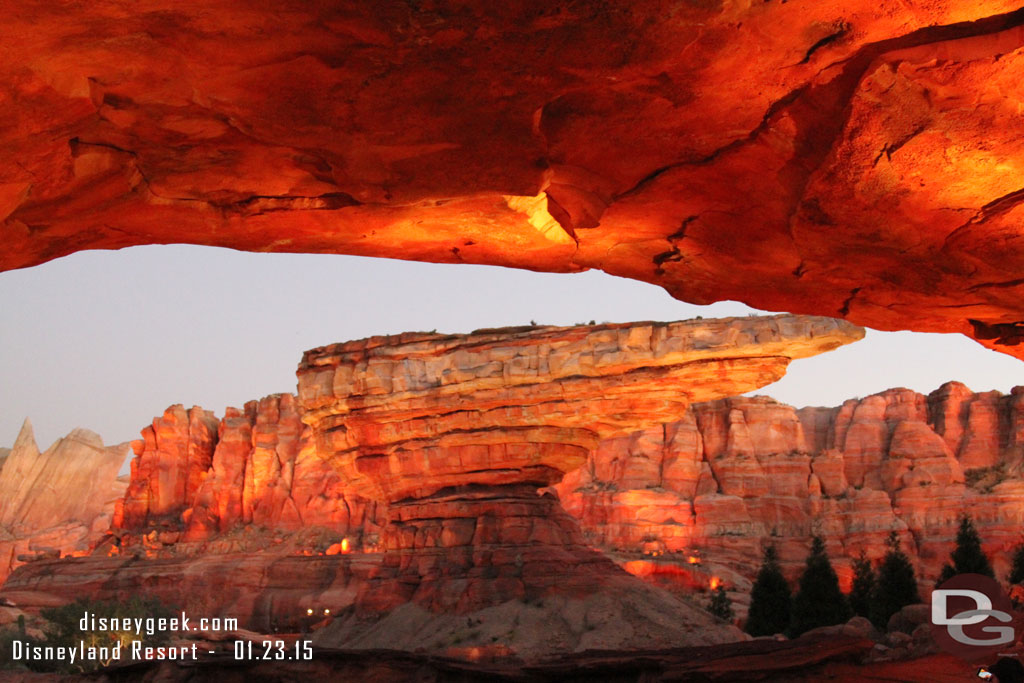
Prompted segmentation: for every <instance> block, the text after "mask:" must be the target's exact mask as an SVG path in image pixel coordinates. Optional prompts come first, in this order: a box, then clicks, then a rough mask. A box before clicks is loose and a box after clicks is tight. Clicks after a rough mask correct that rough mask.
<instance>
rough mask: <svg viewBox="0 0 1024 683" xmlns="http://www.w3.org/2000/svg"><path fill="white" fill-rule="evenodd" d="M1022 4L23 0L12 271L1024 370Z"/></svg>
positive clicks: (9, 228) (11, 57)
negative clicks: (270, 255)
mask: <svg viewBox="0 0 1024 683" xmlns="http://www.w3.org/2000/svg"><path fill="white" fill-rule="evenodd" d="M1018 4H1019V3H1016V2H1012V1H1011V0H979V1H977V2H971V3H962V2H961V3H957V2H931V3H907V2H896V1H894V0H884V1H883V2H856V3H852V4H851V3H849V2H847V3H834V2H833V3H829V2H811V3H808V2H790V3H786V2H755V3H746V4H740V5H736V4H731V3H714V2H712V3H686V4H684V5H682V6H680V5H679V4H678V3H669V2H665V0H645V1H643V2H638V3H630V4H629V5H628V6H622V7H609V6H608V5H607V4H606V3H598V2H583V3H572V4H567V3H561V4H559V3H554V4H553V3H551V2H539V1H538V0H514V1H512V2H504V3H500V4H499V6H494V5H493V4H489V5H478V6H467V5H462V4H444V3H428V4H422V3H416V4H409V3H406V2H400V1H399V0H382V1H380V2H373V3H345V4H341V5H339V4H336V3H328V4H317V3H314V4H310V3H307V2H302V1H300V0H282V1H281V2H278V3H275V4H274V5H273V7H272V8H270V7H259V8H257V7H253V6H250V5H249V4H247V3H244V2H239V1H238V0H217V1H215V2H212V3H206V4H204V5H203V6H202V8H201V9H200V8H198V7H195V6H192V5H186V6H183V5H181V3H178V2H171V1H170V0H154V1H153V2H149V3H147V4H146V6H145V7H136V6H135V5H125V4H124V3H121V2H115V1H114V0H94V1H92V2H88V3H80V4H76V5H65V4H55V3H52V2H50V1H49V0H30V1H28V2H23V3H20V5H19V11H18V12H16V13H9V14H8V15H7V16H6V17H5V21H4V22H3V25H2V26H0V44H3V45H5V46H6V48H5V50H4V51H3V53H2V54H0V76H2V78H0V83H3V86H2V93H3V94H2V97H0V113H2V119H3V120H4V121H5V122H6V125H5V126H4V127H3V129H2V130H0V148H2V149H3V152H4V153H3V154H2V155H0V221H2V224H0V225H2V227H0V234H2V236H3V244H4V249H3V251H2V253H0V269H10V268H20V267H25V266H29V265H33V264H37V263H41V262H44V261H46V260H49V259H52V258H56V257H58V256H61V255H64V254H68V253H70V252H73V251H75V250H78V249H87V248H92V249H94V248H120V247H125V246H129V245H134V244H148V243H172V242H188V243H194V244H213V245H220V246H229V247H234V248H238V249H249V250H258V251H274V250H277V251H289V252H303V251H305V252H338V253H350V254H360V255H374V256H387V257H395V258H405V259H419V260H426V261H436V262H447V263H489V264H500V265H506V266H515V267H523V268H530V269H534V270H548V271H557V272H569V271H579V270H583V269H586V268H600V269H602V270H605V271H607V272H609V273H613V274H616V275H621V276H625V277H632V278H636V279H640V280H644V281H648V282H653V283H657V284H659V285H661V286H663V287H665V288H666V289H667V290H668V291H669V292H670V293H671V294H672V295H673V296H676V297H677V298H680V299H683V300H687V301H692V302H696V303H708V302H711V301H716V300H722V299H736V300H741V301H745V302H747V303H749V304H751V305H754V306H757V307H759V308H763V309H769V310H788V311H793V312H798V313H799V312H804V313H818V314H824V315H833V316H842V317H846V318H848V319H850V320H852V321H855V322H858V323H861V324H867V325H870V326H872V327H875V328H878V329H915V330H922V331H943V332H961V333H964V334H968V335H970V336H972V337H973V338H975V339H977V340H979V341H981V342H982V343H984V344H986V345H988V346H991V347H993V348H997V349H999V350H1001V351H1004V352H1007V353H1011V354H1014V355H1017V356H1018V357H1021V356H1022V354H1024V351H1022V349H1024V345H1021V344H1020V342H1021V340H1022V339H1024V322H1022V321H1024V314H1022V311H1021V306H1020V300H1021V295H1022V291H1024V280H1022V278H1021V273H1022V272H1024V240H1022V239H1021V237H1020V232H1019V230H1018V229H1017V225H1018V223H1019V218H1020V217H1019V215H1018V214H1019V212H1020V210H1021V208H1020V207H1021V198H1022V191H1021V188H1020V181H1019V173H1018V172H1017V169H1018V168H1019V167H1020V166H1021V164H1022V163H1024V146H1022V144H1021V140H1022V139H1024V135H1022V132H1024V129H1022V126H1024V124H1022V123H1021V119H1020V117H1019V116H1018V112H1017V105H1016V102H1017V100H1018V99H1020V98H1019V97H1018V94H1019V93H1018V85H1017V84H1018V83H1020V81H1021V78H1020V75H1021V73H1022V72H1024V56H1022V55H1024V53H1022V50H1021V47H1022V45H1024V32H1022V28H1021V27H1022V25H1024V10H1021V9H1020V8H1019V7H1018ZM27 37H30V38H27ZM737 188H742V191H737Z"/></svg>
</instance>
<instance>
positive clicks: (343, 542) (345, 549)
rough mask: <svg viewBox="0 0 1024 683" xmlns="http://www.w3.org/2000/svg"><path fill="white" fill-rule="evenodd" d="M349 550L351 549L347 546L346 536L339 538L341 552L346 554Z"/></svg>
mask: <svg viewBox="0 0 1024 683" xmlns="http://www.w3.org/2000/svg"><path fill="white" fill-rule="evenodd" d="M349 552H351V551H350V550H349V547H348V539H347V538H343V539H341V554H342V555H345V554H347V553H349Z"/></svg>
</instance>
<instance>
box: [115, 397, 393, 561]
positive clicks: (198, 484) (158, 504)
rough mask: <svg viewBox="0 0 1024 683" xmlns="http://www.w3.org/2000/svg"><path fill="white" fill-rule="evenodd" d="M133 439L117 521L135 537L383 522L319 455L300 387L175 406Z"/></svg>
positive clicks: (201, 536) (196, 537) (125, 536)
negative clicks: (217, 411)
mask: <svg viewBox="0 0 1024 683" xmlns="http://www.w3.org/2000/svg"><path fill="white" fill-rule="evenodd" d="M142 436H143V439H141V440H139V441H134V442H132V447H133V448H134V449H135V454H136V457H135V458H134V459H133V460H132V463H131V465H132V476H131V485H130V486H129V488H128V491H127V493H126V495H125V498H124V501H123V502H122V504H121V505H120V506H119V510H118V513H117V514H116V515H115V518H114V521H113V525H112V528H113V529H114V530H115V532H116V533H118V535H119V536H121V537H122V540H124V541H127V542H129V543H130V542H131V541H132V539H133V538H138V537H140V536H143V535H151V534H153V533H154V532H156V536H155V537H152V540H154V541H162V542H161V543H157V544H151V545H155V547H157V548H159V547H160V545H163V544H167V545H173V544H175V543H177V542H178V541H182V542H203V541H208V540H211V539H214V538H216V537H218V536H220V535H223V534H226V533H228V532H231V531H233V530H236V529H238V528H241V527H245V526H247V525H252V526H253V527H262V528H266V529H268V530H296V529H300V528H303V527H314V526H317V527H324V528H326V529H332V530H336V531H338V532H339V533H347V532H349V531H353V533H354V534H355V535H357V536H358V537H359V541H360V544H361V543H362V540H363V539H362V535H363V533H364V532H365V533H367V534H372V533H374V531H375V529H376V525H375V524H374V518H375V515H376V514H377V513H376V511H375V505H374V504H373V503H369V502H368V501H366V500H365V499H363V498H360V497H359V496H357V495H355V494H354V493H353V492H352V491H351V490H350V489H349V488H348V487H347V486H346V485H345V483H344V482H343V481H342V480H341V479H340V478H339V476H338V474H337V472H336V471H335V470H334V469H333V468H331V467H329V466H328V465H327V464H326V463H324V461H323V460H322V459H321V458H319V457H317V455H316V453H315V450H314V449H313V444H312V441H311V440H310V438H309V437H310V435H309V429H308V428H307V427H306V426H305V425H304V424H303V423H302V421H301V419H300V417H299V413H298V406H297V405H296V401H295V396H294V395H292V394H275V395H272V396H267V397H265V398H263V399H260V400H259V401H250V402H248V403H246V405H245V408H244V409H243V410H238V409H236V408H228V409H227V411H225V415H224V417H223V418H222V419H219V420H218V419H217V418H216V417H215V416H214V415H213V413H211V412H209V411H204V410H202V409H201V408H198V407H196V408H192V409H191V410H185V409H183V408H182V407H181V406H172V407H170V408H168V409H167V410H166V411H165V412H164V414H163V416H162V417H158V418H156V419H155V420H154V421H153V425H152V426H149V427H146V428H145V429H144V430H142Z"/></svg>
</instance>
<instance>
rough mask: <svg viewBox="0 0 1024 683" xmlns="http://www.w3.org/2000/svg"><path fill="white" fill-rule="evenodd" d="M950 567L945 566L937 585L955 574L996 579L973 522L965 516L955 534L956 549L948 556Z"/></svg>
mask: <svg viewBox="0 0 1024 683" xmlns="http://www.w3.org/2000/svg"><path fill="white" fill-rule="evenodd" d="M950 559H951V560H952V561H953V564H952V565H949V564H947V565H946V566H945V567H943V568H942V574H941V575H939V583H942V582H943V581H945V580H946V579H950V578H952V577H954V576H956V575H957V574H982V575H984V576H988V577H990V578H993V579H994V578H996V574H995V572H993V571H992V565H991V564H989V562H988V558H987V557H985V553H984V552H983V551H982V550H981V538H979V537H978V532H977V530H976V529H975V528H974V522H972V521H971V518H970V517H968V516H967V515H964V516H962V517H961V518H960V529H959V530H958V531H957V532H956V548H955V549H954V550H953V553H952V554H951V555H950Z"/></svg>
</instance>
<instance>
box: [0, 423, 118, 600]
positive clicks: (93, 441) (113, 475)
mask: <svg viewBox="0 0 1024 683" xmlns="http://www.w3.org/2000/svg"><path fill="white" fill-rule="evenodd" d="M127 455H128V449H127V446H126V445H124V444H121V445H119V446H110V447H104V445H103V441H102V440H101V439H100V437H99V436H97V435H96V434H94V433H92V432H90V431H89V430H87V429H75V430H74V431H72V432H71V433H70V434H68V435H67V436H66V437H64V438H62V439H59V440H57V441H56V442H55V443H54V444H53V445H52V446H50V447H49V448H48V449H46V451H45V452H43V453H40V452H39V448H38V447H37V446H36V440H35V436H34V434H33V431H32V424H31V423H30V422H29V421H28V420H25V424H24V425H23V426H22V428H21V432H20V433H19V434H18V438H17V440H16V441H15V442H14V447H13V448H12V449H10V450H9V452H8V454H7V455H6V457H4V458H2V459H0V584H2V583H3V581H4V579H6V578H7V575H8V574H10V572H11V571H12V570H13V569H15V568H16V567H18V566H20V565H22V564H24V562H25V561H27V560H30V559H33V558H36V557H42V556H47V557H61V556H67V555H80V554H86V553H88V552H89V551H90V550H92V547H93V545H95V542H96V539H98V538H99V537H100V536H102V534H103V533H104V532H105V531H106V530H107V529H108V528H109V526H110V523H111V517H112V514H113V511H114V506H115V503H116V502H117V501H118V499H119V498H120V497H121V496H122V495H124V490H125V486H126V485H127V482H125V481H123V480H120V479H118V476H117V474H118V471H119V470H120V468H121V465H122V464H123V463H124V461H125V458H126V457H127Z"/></svg>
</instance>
